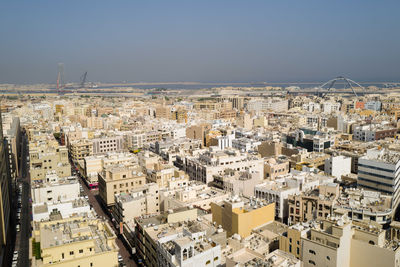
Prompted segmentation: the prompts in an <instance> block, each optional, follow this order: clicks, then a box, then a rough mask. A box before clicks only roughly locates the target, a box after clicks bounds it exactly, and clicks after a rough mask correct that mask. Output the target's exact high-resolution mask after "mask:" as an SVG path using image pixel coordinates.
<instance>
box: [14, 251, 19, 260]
mask: <svg viewBox="0 0 400 267" xmlns="http://www.w3.org/2000/svg"><path fill="white" fill-rule="evenodd" d="M17 259H18V251H14V255H13V261H16V260H17Z"/></svg>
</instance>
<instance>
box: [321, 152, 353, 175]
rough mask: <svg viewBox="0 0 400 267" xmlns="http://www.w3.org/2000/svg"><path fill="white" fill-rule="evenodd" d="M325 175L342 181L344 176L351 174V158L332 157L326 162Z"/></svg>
mask: <svg viewBox="0 0 400 267" xmlns="http://www.w3.org/2000/svg"><path fill="white" fill-rule="evenodd" d="M324 167H325V173H326V174H328V175H331V176H334V177H336V179H338V180H341V177H342V175H346V174H349V173H351V158H350V157H345V156H331V157H330V158H329V159H326V160H325V166H324Z"/></svg>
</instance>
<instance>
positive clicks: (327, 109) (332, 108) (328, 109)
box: [322, 102, 340, 114]
mask: <svg viewBox="0 0 400 267" xmlns="http://www.w3.org/2000/svg"><path fill="white" fill-rule="evenodd" d="M339 110H340V103H334V102H323V103H322V112H324V113H327V114H330V113H332V112H337V111H339Z"/></svg>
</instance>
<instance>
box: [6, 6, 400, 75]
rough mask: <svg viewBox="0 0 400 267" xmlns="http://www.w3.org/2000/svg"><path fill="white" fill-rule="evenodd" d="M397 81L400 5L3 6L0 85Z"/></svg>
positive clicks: (399, 55)
mask: <svg viewBox="0 0 400 267" xmlns="http://www.w3.org/2000/svg"><path fill="white" fill-rule="evenodd" d="M58 62H63V63H64V65H65V78H66V80H67V81H68V82H72V81H78V80H79V77H80V76H81V75H82V74H83V72H84V71H88V79H89V80H90V81H103V82H120V81H131V82H138V81H200V82H206V81H208V82H248V81H252V82H261V81H267V82H280V81H324V80H329V79H330V78H333V77H335V76H338V75H345V76H348V77H349V78H352V79H353V80H357V81H376V80H379V81H388V80H392V81H399V80H400V1H399V0H394V1H385V0H381V1H378V0H354V1H352V0H315V1H314V0H303V1H301V0H291V1H289V0H260V1H252V0H241V1H235V0H228V1H222V0H212V1H206V0H197V1H191V0H182V1H174V0H162V1H151V0H140V1H139V0H138V1H134V0H129V1H128V0H127V1H119V0H114V1H112V0H108V1H101V0H96V1H89V0H78V1H74V0H68V1H60V0H49V1H41V0H34V1H33V0H26V1H23V0H15V1H14V0H4V1H2V2H1V3H0V83H6V82H9V83H37V82H45V83H49V82H51V83H54V82H55V80H56V76H57V63H58Z"/></svg>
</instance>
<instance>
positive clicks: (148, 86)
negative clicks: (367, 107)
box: [0, 81, 387, 94]
mask: <svg viewBox="0 0 400 267" xmlns="http://www.w3.org/2000/svg"><path fill="white" fill-rule="evenodd" d="M360 84H361V85H362V86H364V87H368V86H377V87H384V85H385V84H387V83H386V82H375V83H374V82H369V83H360ZM320 85H322V83H321V82H287V83H267V82H264V83H263V82H256V83H244V82H243V83H143V84H140V83H126V84H99V85H98V87H97V88H91V90H90V92H89V91H88V92H87V93H89V94H90V93H96V92H95V91H96V89H103V90H102V91H101V93H104V94H108V93H110V94H112V93H114V94H115V93H123V91H118V88H135V89H144V90H160V89H163V90H166V91H168V90H200V89H211V88H221V87H236V88H240V87H269V86H271V87H282V88H286V87H289V86H295V87H299V88H300V89H310V88H315V87H318V86H320ZM334 87H335V88H336V89H341V88H344V87H345V84H344V83H343V82H341V81H338V82H337V83H335V86H334ZM104 89H110V90H104ZM62 90H63V91H65V92H68V91H73V90H76V88H65V89H62ZM56 91H57V89H56V87H55V86H54V87H51V86H50V87H48V88H47V90H39V89H38V90H35V89H32V90H26V91H20V92H21V93H22V94H36V93H49V92H56ZM9 93H16V91H15V90H12V89H10V90H3V91H0V94H9Z"/></svg>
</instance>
